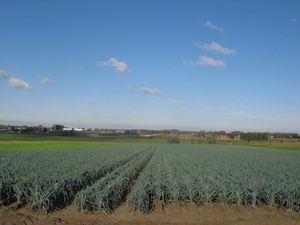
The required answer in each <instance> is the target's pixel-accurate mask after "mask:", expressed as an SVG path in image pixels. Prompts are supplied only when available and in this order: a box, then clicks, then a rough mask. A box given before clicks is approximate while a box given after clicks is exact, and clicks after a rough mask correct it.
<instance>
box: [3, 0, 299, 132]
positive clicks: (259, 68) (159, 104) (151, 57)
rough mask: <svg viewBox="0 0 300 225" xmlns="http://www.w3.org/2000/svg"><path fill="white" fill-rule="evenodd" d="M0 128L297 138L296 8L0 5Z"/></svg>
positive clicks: (270, 4)
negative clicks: (280, 134) (202, 132)
mask: <svg viewBox="0 0 300 225" xmlns="http://www.w3.org/2000/svg"><path fill="white" fill-rule="evenodd" d="M0 8H1V14H0V21H1V22H0V24H1V25H0V105H1V110H0V123H1V124H14V125H22V124H27V125H39V124H42V125H47V126H51V125H53V124H63V125H65V126H71V127H86V128H88V127H90V128H96V127H99V128H126V129H131V128H133V129H141V128H145V129H172V128H176V129H182V130H194V131H197V130H207V131H209V130H214V131H216V130H225V131H228V132H229V131H234V130H241V131H270V132H297V133H300V88H299V87H300V1H298V0H288V1H278V0H273V1H255V0H253V1H238V0H235V1H234V0H229V1H223V0H222V1H205V0H203V1H202V0H201V1H196V0H193V1H192V0H190V1H183V0H181V1H178V0H174V1H167V0H162V1H161V0H160V1H158V0H151V1H150V0H149V1H148V0H142V1H134V0H128V1H123V0H119V1H117V0H109V1H108V0H107V1H106V0H102V1H75V0H73V1H31V0H29V1H17V0H16V1H6V0H4V1H1V3H0Z"/></svg>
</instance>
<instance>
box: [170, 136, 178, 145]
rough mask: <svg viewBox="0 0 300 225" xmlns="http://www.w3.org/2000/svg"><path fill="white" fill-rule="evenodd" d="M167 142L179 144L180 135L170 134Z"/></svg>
mask: <svg viewBox="0 0 300 225" xmlns="http://www.w3.org/2000/svg"><path fill="white" fill-rule="evenodd" d="M167 142H168V143H171V144H179V142H180V140H179V137H178V136H177V135H176V136H173V135H172V136H169V137H168V139H167Z"/></svg>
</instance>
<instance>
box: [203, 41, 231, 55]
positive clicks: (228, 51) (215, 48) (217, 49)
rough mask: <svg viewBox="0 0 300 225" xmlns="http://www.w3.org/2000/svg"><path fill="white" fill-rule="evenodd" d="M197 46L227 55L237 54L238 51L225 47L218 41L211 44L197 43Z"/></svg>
mask: <svg viewBox="0 0 300 225" xmlns="http://www.w3.org/2000/svg"><path fill="white" fill-rule="evenodd" d="M197 46H198V47H200V48H203V49H206V50H208V51H211V52H217V53H222V54H226V55H230V54H237V52H236V51H235V50H234V49H229V48H223V47H222V46H221V45H219V44H217V43H216V42H212V43H211V44H210V45H208V44H205V45H200V44H198V43H197Z"/></svg>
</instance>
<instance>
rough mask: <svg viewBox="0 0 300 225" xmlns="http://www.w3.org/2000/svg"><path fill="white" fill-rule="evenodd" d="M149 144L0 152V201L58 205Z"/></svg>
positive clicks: (50, 208)
mask: <svg viewBox="0 0 300 225" xmlns="http://www.w3.org/2000/svg"><path fill="white" fill-rule="evenodd" d="M150 147H151V146H148V147H145V146H140V145H124V146H121V147H120V146H114V147H105V148H94V149H84V150H62V151H38V152H13V153H1V158H0V205H1V204H9V203H11V202H14V201H18V202H23V203H26V204H29V203H31V204H33V208H35V209H37V210H44V211H45V213H48V212H52V211H54V210H57V209H60V208H62V207H65V206H67V205H69V204H70V203H71V202H72V201H73V200H74V198H75V195H76V194H77V193H78V192H79V191H81V190H82V189H85V188H86V187H88V186H90V185H92V184H93V183H94V182H96V181H97V180H99V179H101V178H102V177H104V176H105V175H106V174H108V173H110V172H111V171H113V170H115V169H116V168H119V167H120V166H122V165H124V164H126V163H128V162H130V161H132V160H134V159H137V158H139V156H141V155H143V154H144V153H145V152H148V150H149V148H150ZM141 149H143V150H141Z"/></svg>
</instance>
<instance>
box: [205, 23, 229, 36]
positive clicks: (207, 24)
mask: <svg viewBox="0 0 300 225" xmlns="http://www.w3.org/2000/svg"><path fill="white" fill-rule="evenodd" d="M204 25H205V26H206V27H208V28H209V29H212V30H217V31H219V32H220V33H221V34H222V33H223V32H224V31H223V29H222V28H221V27H218V26H216V25H214V24H212V22H210V21H207V22H206V23H205V24H204Z"/></svg>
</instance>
